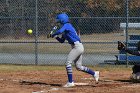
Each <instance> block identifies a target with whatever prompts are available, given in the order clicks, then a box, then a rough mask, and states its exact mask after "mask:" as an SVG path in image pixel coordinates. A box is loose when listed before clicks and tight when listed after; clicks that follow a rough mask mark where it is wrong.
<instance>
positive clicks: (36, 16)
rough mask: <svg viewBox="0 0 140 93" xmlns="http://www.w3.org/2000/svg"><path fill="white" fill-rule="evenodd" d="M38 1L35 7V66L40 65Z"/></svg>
mask: <svg viewBox="0 0 140 93" xmlns="http://www.w3.org/2000/svg"><path fill="white" fill-rule="evenodd" d="M37 5H38V0H36V5H35V11H36V14H35V65H38V42H37V41H38V7H37Z"/></svg>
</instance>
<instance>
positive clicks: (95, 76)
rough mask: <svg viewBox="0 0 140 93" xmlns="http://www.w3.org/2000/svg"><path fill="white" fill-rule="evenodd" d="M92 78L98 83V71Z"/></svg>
mask: <svg viewBox="0 0 140 93" xmlns="http://www.w3.org/2000/svg"><path fill="white" fill-rule="evenodd" d="M94 78H95V82H96V83H98V81H99V71H95V74H94Z"/></svg>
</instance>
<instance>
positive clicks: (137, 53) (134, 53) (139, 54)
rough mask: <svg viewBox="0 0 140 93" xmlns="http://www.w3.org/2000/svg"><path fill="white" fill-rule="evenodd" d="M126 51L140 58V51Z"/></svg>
mask: <svg viewBox="0 0 140 93" xmlns="http://www.w3.org/2000/svg"><path fill="white" fill-rule="evenodd" d="M125 51H126V52H127V53H129V54H132V55H137V56H140V51H136V50H130V49H126V50H125Z"/></svg>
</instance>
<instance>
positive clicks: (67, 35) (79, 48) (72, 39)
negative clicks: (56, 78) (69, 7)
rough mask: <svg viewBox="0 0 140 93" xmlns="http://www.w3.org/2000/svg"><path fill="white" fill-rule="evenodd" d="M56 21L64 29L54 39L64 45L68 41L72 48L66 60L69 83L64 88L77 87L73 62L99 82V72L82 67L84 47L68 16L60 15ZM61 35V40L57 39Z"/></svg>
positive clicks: (77, 67) (57, 32)
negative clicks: (73, 72) (73, 74)
mask: <svg viewBox="0 0 140 93" xmlns="http://www.w3.org/2000/svg"><path fill="white" fill-rule="evenodd" d="M56 21H57V22H58V23H60V24H61V25H62V27H61V28H60V29H59V30H57V31H56V32H55V33H54V34H52V38H53V37H55V38H56V39H57V40H58V41H59V42H60V43H64V41H65V40H67V41H68V43H69V44H70V45H71V47H72V49H71V51H70V52H69V54H68V56H67V59H66V71H67V76H68V82H67V83H66V84H65V85H64V86H63V87H73V86H75V84H74V81H73V76H72V62H74V63H75V66H76V69H77V70H79V71H83V72H86V73H88V74H91V75H92V76H93V77H94V78H95V81H96V82H98V80H99V71H93V70H91V69H89V68H88V67H85V66H82V54H83V53H84V47H83V44H82V43H81V40H80V38H79V36H78V35H77V33H76V30H75V28H74V27H73V26H72V24H71V23H70V22H69V17H68V15H67V14H65V13H62V14H59V15H57V17H56ZM59 34H62V37H61V38H60V37H57V35H59Z"/></svg>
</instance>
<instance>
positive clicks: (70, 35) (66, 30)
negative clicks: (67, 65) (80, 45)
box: [53, 23, 81, 44]
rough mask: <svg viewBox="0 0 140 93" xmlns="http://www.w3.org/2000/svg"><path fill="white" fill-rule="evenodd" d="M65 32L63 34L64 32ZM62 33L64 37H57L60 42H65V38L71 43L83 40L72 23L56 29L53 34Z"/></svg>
mask: <svg viewBox="0 0 140 93" xmlns="http://www.w3.org/2000/svg"><path fill="white" fill-rule="evenodd" d="M62 33H63V34H62ZM59 34H62V35H63V36H62V38H61V39H60V38H56V39H57V40H58V41H59V42H61V43H63V42H64V41H65V39H66V40H67V41H68V43H69V44H73V43H74V42H76V41H79V42H81V40H80V38H79V36H78V35H77V32H76V30H75V28H74V27H73V26H72V24H71V23H66V24H64V25H63V26H62V27H61V28H60V29H59V30H58V31H56V32H55V33H54V34H53V36H55V35H59Z"/></svg>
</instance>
